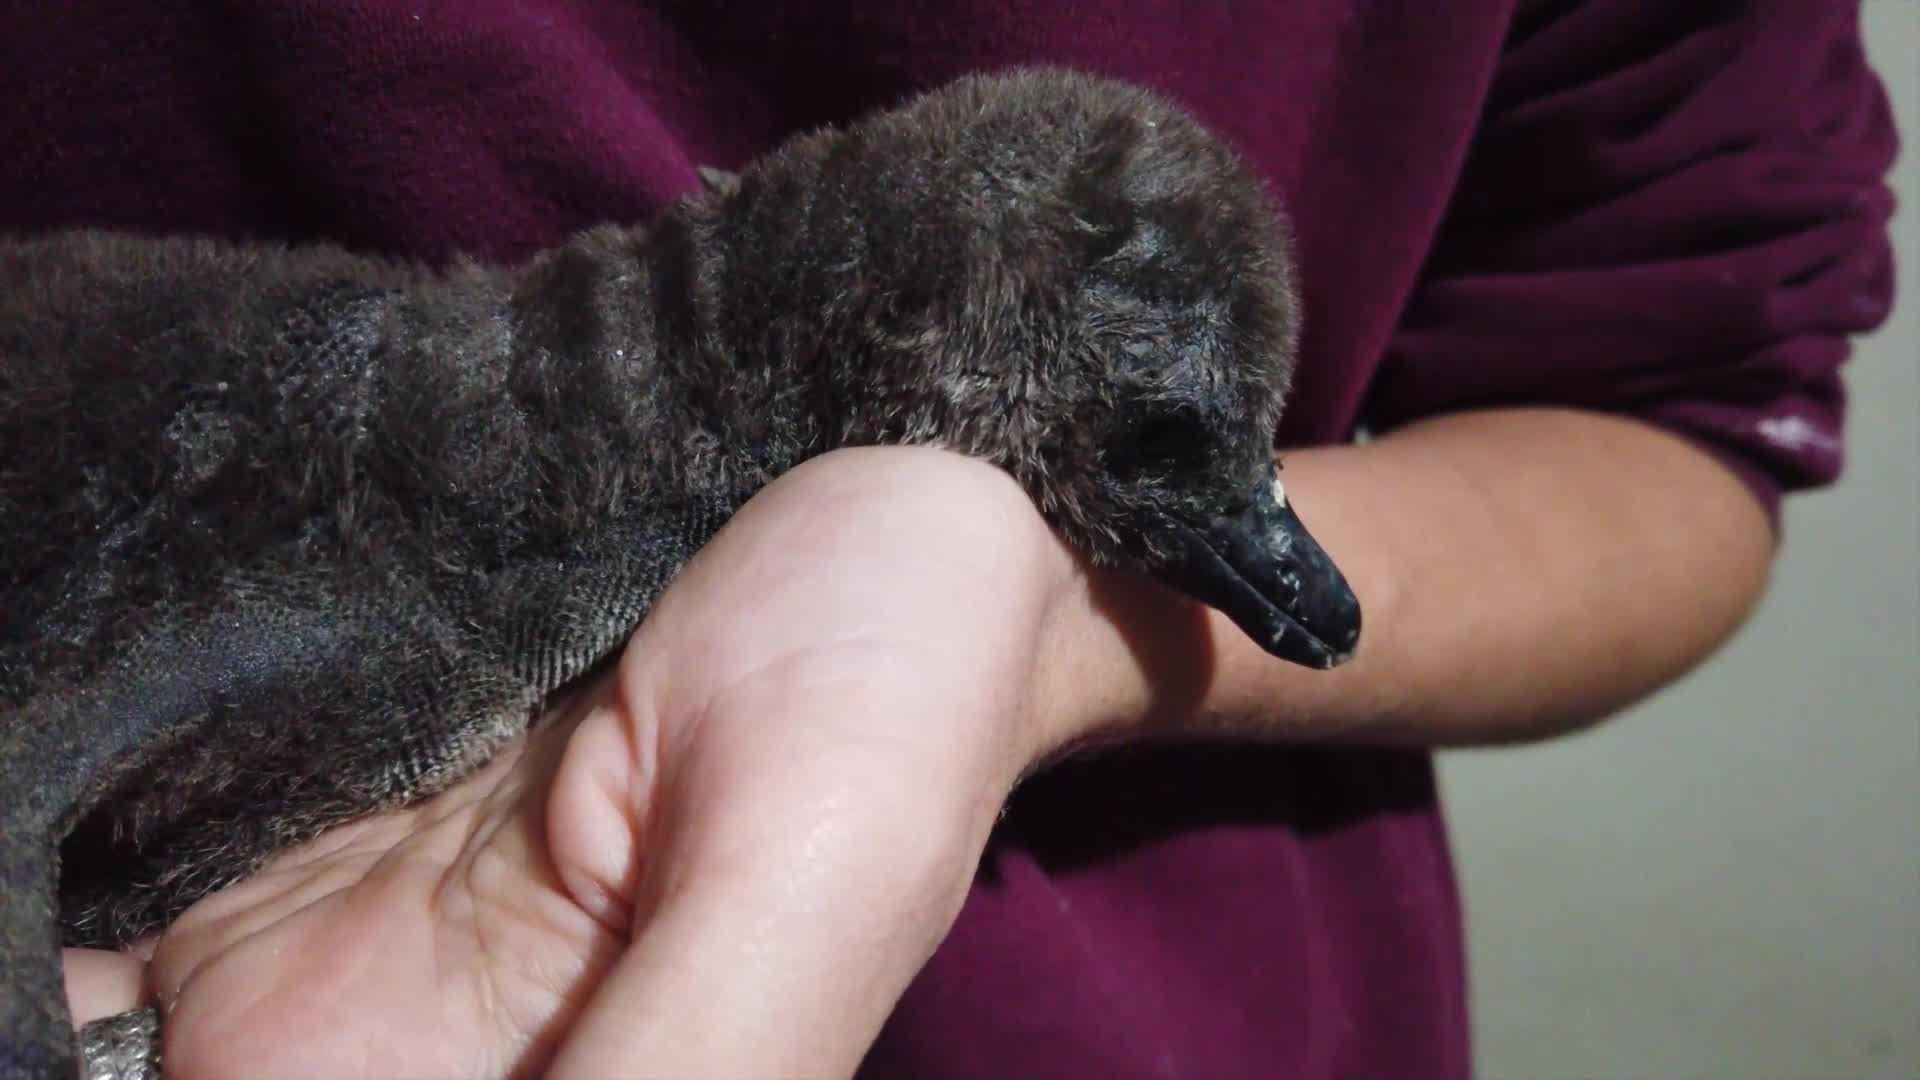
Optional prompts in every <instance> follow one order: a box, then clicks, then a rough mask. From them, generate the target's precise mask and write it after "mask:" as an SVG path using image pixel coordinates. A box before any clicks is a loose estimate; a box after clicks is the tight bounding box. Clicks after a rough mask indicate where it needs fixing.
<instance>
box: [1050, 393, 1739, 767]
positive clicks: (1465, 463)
mask: <svg viewBox="0 0 1920 1080" xmlns="http://www.w3.org/2000/svg"><path fill="white" fill-rule="evenodd" d="M1285 477H1286V483H1287V489H1288V491H1289V492H1290V494H1291V499H1292V501H1293V503H1294V505H1295V506H1296V507H1297V508H1298V510H1299V512H1300V514H1301V516H1302V518H1303V519H1305V520H1306V523H1307V525H1308V527H1309V528H1310V529H1311V530H1312V531H1313V533H1314V535H1315V536H1316V537H1318V538H1319V539H1320V541H1321V542H1322V544H1324V546H1325V547H1326V548H1327V550H1328V551H1330V552H1331V553H1332V554H1333V557H1334V558H1335V560H1336V561H1337V562H1339V564H1340V565H1341V567H1342V569H1343V570H1344V571H1345V572H1346V574H1347V576H1348V579H1349V581H1350V582H1351V583H1352V585H1353V586H1354V589H1355V591H1356V592H1357V593H1358V595H1359V597H1360V601H1361V606H1362V609H1363V611H1364V615H1365V631H1364V633H1363V635H1362V639H1361V645H1360V650H1359V654H1358V656H1357V657H1356V658H1355V659H1354V660H1352V661H1351V662H1350V663H1348V664H1346V665H1345V666H1343V667H1340V668H1337V669H1335V670H1333V671H1324V672H1323V671H1310V670H1307V669H1304V668H1300V667H1296V666H1293V665H1290V664H1286V663H1282V662H1279V661H1276V660H1274V659H1273V658H1272V657H1270V656H1268V655H1266V654H1265V653H1263V652H1262V651H1260V650H1259V649H1258V648H1257V647H1256V646H1254V644H1253V643H1252V642H1251V641H1249V640H1247V639H1246V638H1245V637H1244V636H1243V635H1242V634H1241V633H1240V632H1239V631H1238V630H1237V629H1236V628H1235V627H1234V626H1233V624H1232V623H1230V622H1229V621H1227V620H1226V619H1225V618H1224V617H1223V616H1221V615H1219V614H1218V613H1217V612H1212V611H1206V610H1203V609H1200V608H1199V607H1198V606H1197V605H1194V604H1192V603H1191V602H1190V601H1187V600H1184V599H1182V598H1180V597H1177V596H1175V595H1174V594H1172V593H1171V592H1168V591H1166V590H1164V589H1162V588H1160V587H1159V586H1157V585H1154V584H1152V583H1150V582H1146V581H1143V580H1141V579H1140V578H1139V577H1137V576H1135V575H1129V574H1124V573H1118V572H1106V571H1096V572H1093V573H1091V574H1087V575H1081V576H1080V577H1078V578H1077V579H1076V583H1075V585H1074V587H1071V588H1069V589H1068V590H1067V591H1066V592H1065V593H1064V594H1063V595H1065V596H1066V597H1067V598H1068V599H1067V601H1066V602H1065V603H1064V604H1063V605H1061V607H1060V608H1059V610H1058V613H1057V616H1056V620H1057V621H1056V624H1055V626H1054V627H1053V633H1052V634H1051V635H1050V638H1049V640H1050V641H1051V642H1052V643H1053V646H1054V650H1055V651H1054V652H1053V653H1052V654H1050V655H1049V657H1048V658H1047V663H1046V664H1045V665H1044V669H1045V676H1044V677H1045V678H1046V679H1047V683H1046V693H1047V695H1048V696H1047V698H1046V699H1045V700H1049V701H1052V702H1055V703H1057V706H1058V707H1057V709H1056V711H1055V713H1054V719H1055V720H1056V722H1058V723H1059V724H1060V728H1059V729H1058V730H1057V731H1054V732H1051V733H1050V735H1049V739H1050V742H1051V744H1052V745H1059V744H1063V743H1069V742H1073V741H1077V740H1078V739H1081V738H1085V737H1089V736H1120V737H1128V736H1134V735H1139V734H1143V733H1149V732H1160V733H1168V734H1185V733H1218V734H1229V735H1247V736H1253V737H1263V738H1289V739H1313V740H1326V739H1335V740H1349V741H1368V742H1388V743H1400V744H1414V745H1459V744H1472V743H1486V742H1499V741H1513V740H1524V739H1531V738H1539V737H1543V736H1547V735H1551V734H1555V733H1558V732H1562V731H1566V730H1569V729H1572V728H1575V727H1578V726H1580V725H1582V724H1584V723H1590V722H1592V721H1594V720H1597V719H1599V718H1601V717H1603V716H1605V715H1607V714H1608V713H1610V712H1613V711H1615V710H1617V709H1618V708H1620V707H1621V706H1623V705H1625V704H1627V703H1629V702H1631V701H1633V700H1634V699H1636V698H1638V697H1640V696H1642V695H1644V694H1646V693H1648V692H1650V691H1652V690H1654V689H1656V688H1658V687H1659V686H1661V685H1663V684H1665V683H1666V682H1668V681H1670V680H1672V679H1673V678H1675V677H1677V676H1678V675H1680V674H1682V673H1683V672H1685V671H1686V670H1688V669H1689V668H1690V667H1692V666H1693V665H1694V664H1696V663H1698V662H1699V661H1700V660H1701V659H1703V658H1705V657H1706V656H1707V655H1708V654H1710V653H1711V652H1712V651H1713V650H1714V649H1715V648H1716V647H1717V646H1718V645H1719V644H1721V643H1722V642H1723V641H1724V640H1725V639H1726V638H1727V637H1728V636H1729V635H1730V634H1731V633H1732V632H1733V631H1734V630H1735V629H1736V628H1737V627H1738V626H1739V624H1740V623H1741V621H1742V620H1743V619H1744V618H1745V617H1746V615H1747V613H1748V612H1749V611H1750V610H1751V609H1752V607H1753V605H1754V603H1755V601H1756V600H1757V599H1758V598H1759V596H1760V594H1761V592H1762V591H1763V589H1764V587H1765V582H1766V576H1767V570H1768V566H1769V564H1770V561H1771V558H1772V551H1773V538H1772V534H1771V530H1770V528H1769V526H1768V523H1767V521H1766V517H1765V514H1764V512H1763V510H1762V509H1761V507H1760V505H1759V504H1758V503H1757V502H1756V500H1755V499H1754V498H1753V497H1752V495H1751V494H1750V493H1749V492H1748V491H1747V489H1746V487H1745V485H1744V484H1742V483H1741V482H1740V480H1739V479H1738V478H1737V477H1735V476H1734V475H1733V474H1732V473H1731V472H1730V471H1728V470H1727V469H1726V468H1724V467H1723V466H1721V465H1720V464H1719V463H1718V462H1716V461H1714V460H1712V459H1711V458H1710V457H1708V456H1707V455H1706V454H1704V453H1703V452H1702V451H1700V450H1699V449H1698V448H1696V447H1693V446H1690V445H1688V444H1686V443H1684V442H1683V441H1681V440H1679V439H1677V438H1676V437H1674V436H1671V435H1669V434H1666V433H1664V432H1661V431H1658V430H1656V429H1654V428H1651V427H1648V426H1646V425H1642V424H1639V423H1636V422H1633V421H1630V420H1622V419H1617V418H1611V417H1604V416H1597V415H1593V414H1586V413H1576V412H1569V411H1553V410H1508V411H1497V412H1495V411H1488V412H1478V413H1469V414H1461V415H1456V416H1451V417H1444V418H1439V419H1435V420H1431V421H1427V422H1425V423H1422V424H1419V425H1416V426H1413V427H1409V428H1406V429H1404V430H1401V431H1399V432H1396V433H1394V434H1392V435H1389V436H1387V437H1384V438H1381V439H1378V440H1376V441H1374V442H1372V443H1369V444H1367V445H1363V446H1345V447H1332V448H1323V449H1315V450H1310V451H1301V452H1297V453H1292V454H1289V455H1288V456H1287V458H1286V467H1285Z"/></svg>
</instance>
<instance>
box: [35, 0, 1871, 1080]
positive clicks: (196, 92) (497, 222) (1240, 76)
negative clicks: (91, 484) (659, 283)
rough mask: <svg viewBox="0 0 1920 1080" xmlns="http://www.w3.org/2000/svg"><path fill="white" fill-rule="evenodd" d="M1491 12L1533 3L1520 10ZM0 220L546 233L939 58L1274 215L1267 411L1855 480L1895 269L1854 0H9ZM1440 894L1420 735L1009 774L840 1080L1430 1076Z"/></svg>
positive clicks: (509, 248) (1456, 954)
mask: <svg viewBox="0 0 1920 1080" xmlns="http://www.w3.org/2000/svg"><path fill="white" fill-rule="evenodd" d="M1516 6H1517V7H1518V10H1516ZM0 27H4V30H0V148H4V149H0V230H39V229H46V228H51V227H55V226H66V225H80V224H92V225H120V226H130V227H138V228H142V229H149V230H202V231H209V232H215V233H221V234H228V235H234V236H242V235H270V236H280V237H287V238H292V239H295V240H313V239H320V238H326V239H332V240H337V241H342V242H345V243H347V244H349V245H352V246H356V247H359V248H363V249H369V250H380V251H387V252H396V253H404V254H408V255H414V256H420V257H424V258H428V259H439V258H442V257H444V256H446V255H447V254H448V253H449V252H453V251H455V250H464V251H468V252H474V253H479V254H483V255H486V256H492V257H497V258H512V257H515V256H521V255H525V254H527V253H528V252H530V251H532V250H534V249H535V248H538V247H540V246H542V245H547V244H552V243H554V242H556V241H558V240H559V239H561V238H562V237H563V236H565V235H566V234H567V233H568V232H569V231H570V230H573V229H577V228H579V227H581V226H584V225H587V224H589V223H591V222H596V221H600V220H604V219H617V220H637V219H642V218H645V217H647V216H648V215H650V214H651V213H653V212H654V211H655V210H657V209H659V207H660V206H661V204H662V203H663V202H665V201H666V200H668V199H669V198H671V197H673V196H674V195H676V194H678V193H681V192H683V191H685V190H687V189H689V188H691V187H692V186H693V185H694V184H695V178H694V173H693V166H694V165H696V164H717V165H723V166H730V165H735V164H737V163H739V162H741V161H742V160H744V159H745V158H747V157H749V156H751V155H753V154H755V153H757V152H759V151H761V150H764V149H766V148H768V147H769V146H771V145H772V144H773V143H774V142H776V141H777V140H778V139H780V138H781V137H782V136H784V135H787V134H789V133H791V132H794V131H796V130H799V129H802V128H807V127H811V126H814V125H818V124H821V123H823V122H828V121H834V120H839V119H842V118H846V117H848V116H850V115H853V114H855V113H858V112H860V111H863V110H866V109H869V108H872V107H875V106H878V105H881V104H884V103H888V102H891V101H895V100H897V99H899V98H900V97H902V96H903V95H906V94H908V93H909V92H911V91H914V90H916V89H919V88H923V87H927V86H931V85H933V84H936V83H939V82H942V81H944V80H946V79H948V78H949V77H951V76H954V75H957V74H959V73H961V72H964V71H968V70H974V69H980V68H992V67H999V66H1004V65H1008V64H1014V63H1019V62H1023V61H1047V62H1052V63H1058V64H1068V65H1074V66H1080V67H1085V68H1089V69H1093V70H1097V71H1102V72H1106V73H1110V74H1114V75H1118V76H1122V77H1127V78H1132V79H1135V80H1138V81H1141V82H1144V83H1147V84H1150V85H1153V86H1155V87H1158V88H1160V89H1162V90H1164V91H1166V92H1168V93H1170V94H1172V95H1173V96H1175V97H1176V98H1178V99H1179V100H1181V101H1183V102H1184V103H1186V104H1187V105H1188V106H1190V107H1191V108H1193V109H1194V110H1195V111H1196V112H1198V113H1199V114H1200V115H1201V116H1202V117H1203V118H1204V119H1205V120H1207V121H1209V122H1210V123H1211V124H1212V125H1214V126H1216V127H1217V128H1218V129H1220V130H1221V131H1222V132H1224V133H1225V134H1226V135H1227V136H1229V137H1230V138H1231V139H1232V140H1233V141H1235V142H1236V143H1237V144H1238V145H1239V146H1240V147H1242V148H1243V149H1244V151H1245V152H1246V153H1247V155H1248V156H1249V157H1250V158H1251V159H1252V160H1253V161H1254V162H1255V163H1256V164H1257V165H1258V167H1259V168H1261V169H1262V170H1263V171H1264V172H1265V174H1266V175H1267V176H1268V177H1270V178H1271V180H1272V181H1273V183H1274V185H1275V187H1276V189H1277V190H1278V191H1279V192H1281V193H1282V196H1283V198H1284V201H1285V203H1286V205H1287V206H1288V208H1289V210H1290V212H1291V215H1292V217H1293V219H1294V222H1295V224H1296V227H1297V235H1298V243H1299V253H1300V259H1301V266H1302V273H1303V278H1304V286H1305V298H1306V310H1307V332H1306V345H1305V359H1304V363H1303V365H1302V368H1301V371H1300V374H1299V378H1298V384H1297V390H1296V392H1295V394H1294V396H1293V399H1292V403H1291V407H1290V409H1289V411H1288V413H1287V419H1286V423H1285V425H1284V428H1283V430H1282V431H1281V432H1280V434H1279V438H1280V441H1281V442H1282V443H1284V444H1292V445H1299V444H1310V443H1320V442H1328V441H1339V440H1345V439H1347V438H1349V437H1350V436H1351V435H1352V433H1353V432H1354V431H1355V430H1356V428H1358V427H1360V426H1368V427H1372V428H1374V429H1376V430H1384V429H1387V428H1391V427H1392V426H1394V425H1397V424H1402V423H1405V422H1407V421H1410V420H1413V419H1415V418H1417V417H1421V416H1424V415H1428V414H1432V413H1435V412H1438V411H1442V410H1449V409H1462V408H1472V407H1476V406H1491V405H1501V404H1518V403H1544V404H1561V405H1571V406H1580V407H1586V408H1592V409H1600V410H1607V411H1611V412H1618V413H1624V414H1628V415H1632V416H1637V417H1640V418H1642V419H1644V420H1646V421H1648V422H1651V423H1654V424H1658V425H1662V426H1664V427H1666V428H1669V429H1671V430H1674V431H1677V432H1680V433H1682V434H1684V435H1686V436H1688V437H1690V438H1692V439H1695V440H1697V441H1698V442H1699V443H1700V444H1701V445H1702V446H1704V447H1706V448H1708V449H1709V450H1711V451H1712V452H1713V453H1715V454H1717V455H1719V456H1720V457H1721V458H1722V459H1724V460H1726V461H1727V462H1728V463H1729V464H1731V465H1732V466H1733V467H1734V468H1736V469H1738V470H1739V472H1740V473H1741V475H1742V476H1743V477H1745V478H1746V480H1747V481H1748V482H1749V484H1751V486H1752V487H1753V489H1754V491H1755V492H1756V493H1757V494H1758V495H1759V496H1760V497H1761V498H1762V499H1763V500H1764V501H1765V502H1766V503H1767V505H1768V506H1769V508H1772V506H1773V505H1774V503H1775V501H1776V499H1777V497H1778V495H1779V493H1780V492H1782V491H1784V490H1789V489H1793V488H1798V487H1804V486H1808V485H1812V484H1817V483H1823V482H1826V481H1829V480H1831V479H1832V478H1833V477H1834V475H1835V473H1836V471H1837V470H1838V468H1839V466H1840V458H1841V452H1840V428H1841V411H1842V390H1841V382H1840V379H1839V376H1838V373H1837V369H1838V368H1839V366H1840V364H1841V362H1842V360H1843V358H1844V357H1845V355H1846V352H1847V340H1846V339H1847V335H1849V334H1851V333H1855V332H1858V331H1861V330H1864V329H1867V328H1869V327H1871V326H1873V325H1875V324H1876V323H1878V322H1879V321H1880V320H1881V319H1882V318H1883V317H1884V316H1885V314H1886V312H1887V309H1888V306H1889V303H1890V298H1891V292H1892V282H1891V258H1890V254H1889V249H1888V245H1887V239H1886V235H1885V232H1884V223H1885V220H1886V218H1887V216H1888V213H1889V207H1890V203H1891V197H1890V195H1889V193H1888V191H1887V190H1886V189H1885V188H1884V187H1883V186H1882V179H1883V175H1884V173H1885V171H1886V169H1887V167H1888V164H1889V161H1890V158H1891V157H1892V154H1893V151H1894V135H1893V132H1892V129H1891V126H1890V121H1889V119H1888V111H1887V107H1886V103H1885V101H1884V98H1883V95H1882V92H1881V89H1880V87H1879V85H1878V83H1877V82H1876V81H1875V79H1874V77H1873V76H1872V74H1871V73H1870V72H1869V71H1868V70H1867V68H1866V67H1865V64H1864V61H1863V58H1862V54H1861V49H1860V45H1859V42H1858V40H1857V27H1856V20H1855V12H1854V9H1853V5H1851V4H1848V3H1843V2H1840V0H1777V2H1772V3H1767V4H1753V5H1729V4H1707V3H1648V2H1645V0H1591V2H1585V3H1581V2H1574V0H1557V2H1551V3H1546V2H1542V3H1522V4H1517V5H1516V3H1515V2H1514V0H1483V2H1459V3H1433V2H1432V0H1368V2H1352V3H1340V4H1306V3H1286V2H1276V0H1222V2H1220V3H1214V4H1200V3H1174V2H1172V0H1138V2H1126V3H1089V2H1084V0H1082V2H1075V0H952V2H946V3H926V2H920V0H894V2H892V3H859V2H857V0H854V2H845V3H839V4H826V3H806V2H796V0H727V2H692V0H656V2H653V3H637V2H629V3H612V2H607V3H594V2H590V0H410V2H408V3H404V4H390V3H376V2H374V0H331V2H327V0H291V2H288V0H282V2H278V3H269V2H264V0H226V2H223V3H217V4H216V3H186V2H168V3H119V4H115V3H109V2H106V0H101V2H97V3H91V2H82V0H72V2H67V3H59V4H52V3H43V2H33V0H17V2H15V3H11V4H6V5H4V10H3V11H0ZM1463 967H1464V965H1463V960H1462V946H1461V929H1460V925H1459V909H1458V906H1457V903H1456V899H1455V893H1454V885H1453V881H1452V877H1451V873H1450V869H1449V865H1448V854H1447V848H1446V842H1445V835H1444V830H1443V827H1442V824H1441V819H1440V816H1439V812H1438V809H1437V806H1436V800H1435V793H1434V786H1433V778H1432V773H1431V769H1430V764H1429V761H1428V759H1427V758H1426V756H1425V755H1422V754H1415V753H1388V752H1369V751H1360V750H1332V749H1325V750H1311V751H1309V750H1285V749H1271V748H1269V749H1249V748H1245V747H1229V746H1209V747H1193V748H1188V749H1158V750H1154V751H1151V752H1139V753H1135V754H1131V755H1126V756H1121V757H1114V758H1107V759H1102V760H1095V761H1086V762H1081V763H1077V764H1075V765H1073V766H1070V767H1064V768H1061V769H1058V770H1056V771H1054V772H1052V773H1050V774H1048V775H1045V776H1043V777H1041V778H1039V779H1037V780H1035V781H1033V782H1032V783H1031V785H1030V786H1029V787H1028V788H1026V789H1025V790H1024V791H1023V792H1022V793H1021V795H1020V796H1019V797H1018V799H1017V800H1016V802H1015V805H1014V807H1013V811H1012V813H1011V814H1010V816H1009V818H1008V820H1007V823H1006V824H1005V826H1004V827H1003V828H1002V829H1001V830H1000V831H999V833H998V834H997V835H996V836H995V838H994V840H993V843H992V846H991V848H990V849H989V851H988V852H987V855H986V859H985V862H984V864H983V867H982V870H981V873H980V875H979V879H978V882H977V884H976V886H975V888H974V890H973V893H972V895H971V897H970V899H969V902H968V903H967V905H966V907H965V909H964V911H963V912H962V914H961V916H960V920H959V924H958V926H957V927H956V929H955V930H954V933H953V935H952V937H951V938H950V940H949V941H948V942H947V943H946V945H945V947H944V948H942V949H941V950H940V952H939V953H938V955H936V956H935V958H934V959H933V961H932V963H931V964H930V965H929V966H928V968H927V969H926V971H925V972H924V974H923V975H922V976H921V977H920V979H919V980H918V981H917V982H916V983H915V984H914V985H913V987H912V989H911V990H910V991H909V992H908V993H907V995H906V998H905V1000H904V1001H903V1002H902V1003H901V1004H900V1007H899V1010H898V1012H897V1014H896V1015H895V1016H894V1018H893V1020H892V1022H891V1023H890V1024H889V1026H888V1027H887V1029H886V1031H885V1032H884V1034H883V1035H882V1036H881V1038H880V1040H879V1043H878V1044H877V1046H876V1047H875V1048H874V1050H873V1052H872V1054H871V1056H870V1059H869V1061H868V1064H867V1069H866V1073H865V1075H867V1076H870V1077H873V1078H881V1077H918V1078H934V1080H938V1078H943V1077H952V1078H969V1080H971V1078H979V1077H996V1076H1036V1077H1038V1076H1047V1077H1123V1076H1154V1077H1191V1078H1196V1080H1199V1078H1205V1080H1216V1078H1225V1077H1253V1076H1282V1075H1284V1076H1300V1077H1306V1076H1336V1075H1337V1076H1449V1075H1454V1076H1457V1075H1463V1074H1465V1073H1466V1071H1467V1068H1468V1065H1467V1062H1468V1058H1467V1053H1468V1051H1467V1025H1466V1018H1465V993H1464V981H1465V980H1464V974H1463Z"/></svg>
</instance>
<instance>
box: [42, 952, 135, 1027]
mask: <svg viewBox="0 0 1920 1080" xmlns="http://www.w3.org/2000/svg"><path fill="white" fill-rule="evenodd" d="M61 960H62V962H63V964H64V966H65V968H66V975H67V1007H68V1008H70V1009H71V1010H73V1023H74V1026H75V1027H78V1026H80V1025H82V1024H88V1023H92V1022H93V1021H95V1020H98V1019H100V1018H101V1017H105V1016H112V1015H113V1014H115V1013H122V1012H126V1011H127V1010H128V1009H134V1008H138V1007H140V1006H141V1005H145V1004H146V1003H147V1002H146V998H145V979H146V970H147V965H146V963H145V962H144V961H142V960H141V959H140V958H139V957H137V956H134V955H131V954H129V953H120V952H109V951H107V950H105V949H63V950H61Z"/></svg>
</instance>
